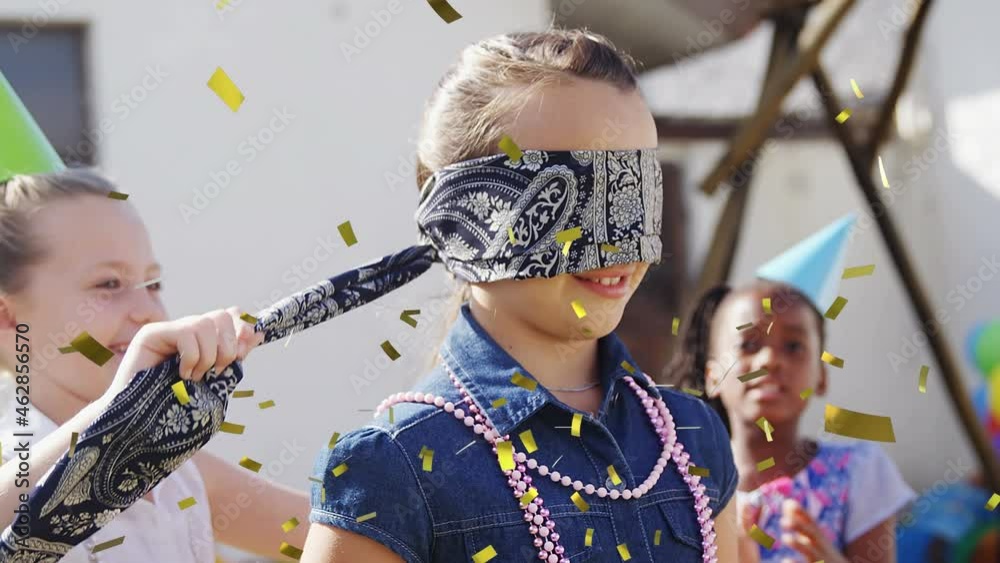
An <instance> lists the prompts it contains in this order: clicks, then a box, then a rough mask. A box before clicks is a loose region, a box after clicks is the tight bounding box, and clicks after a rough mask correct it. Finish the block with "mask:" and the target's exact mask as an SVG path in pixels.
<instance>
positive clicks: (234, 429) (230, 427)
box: [219, 422, 246, 434]
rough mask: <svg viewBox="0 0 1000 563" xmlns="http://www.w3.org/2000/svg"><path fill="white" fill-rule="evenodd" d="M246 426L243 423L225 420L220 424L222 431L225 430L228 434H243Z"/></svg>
mask: <svg viewBox="0 0 1000 563" xmlns="http://www.w3.org/2000/svg"><path fill="white" fill-rule="evenodd" d="M245 428H246V427H245V426H243V425H242V424H233V423H231V422H223V423H222V424H221V425H220V426H219V431H220V432H225V433H227V434H242V433H243V430H244V429H245Z"/></svg>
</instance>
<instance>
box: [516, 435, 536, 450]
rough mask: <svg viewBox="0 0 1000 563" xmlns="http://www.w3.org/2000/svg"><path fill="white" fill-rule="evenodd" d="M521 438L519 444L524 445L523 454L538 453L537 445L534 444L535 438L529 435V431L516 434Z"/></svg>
mask: <svg viewBox="0 0 1000 563" xmlns="http://www.w3.org/2000/svg"><path fill="white" fill-rule="evenodd" d="M518 436H519V437H520V438H521V443H522V444H524V450H525V453H529V454H530V453H533V452H535V451H538V444H536V443H535V436H534V434H532V433H531V430H525V431H524V432H521V433H520V434H518Z"/></svg>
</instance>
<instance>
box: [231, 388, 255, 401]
mask: <svg viewBox="0 0 1000 563" xmlns="http://www.w3.org/2000/svg"><path fill="white" fill-rule="evenodd" d="M249 397H253V389H247V390H246V391H234V392H233V398H234V399H246V398H249Z"/></svg>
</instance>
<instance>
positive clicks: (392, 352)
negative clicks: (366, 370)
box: [381, 340, 399, 362]
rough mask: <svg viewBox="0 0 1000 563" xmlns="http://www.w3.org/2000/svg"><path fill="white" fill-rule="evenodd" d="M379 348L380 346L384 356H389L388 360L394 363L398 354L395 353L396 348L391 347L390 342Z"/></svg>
mask: <svg viewBox="0 0 1000 563" xmlns="http://www.w3.org/2000/svg"><path fill="white" fill-rule="evenodd" d="M381 346H382V351H383V352H385V355H386V356H389V359H390V360H392V361H394V362H395V361H396V360H397V359H399V352H397V351H396V348H395V347H393V345H392V343H391V342H389V341H388V340H386V341H385V342H383V343H382V344H381Z"/></svg>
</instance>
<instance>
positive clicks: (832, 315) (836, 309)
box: [823, 296, 847, 321]
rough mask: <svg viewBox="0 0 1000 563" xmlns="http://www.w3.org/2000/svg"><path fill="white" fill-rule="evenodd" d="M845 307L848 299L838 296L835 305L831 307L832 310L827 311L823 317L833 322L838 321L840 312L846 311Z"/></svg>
mask: <svg viewBox="0 0 1000 563" xmlns="http://www.w3.org/2000/svg"><path fill="white" fill-rule="evenodd" d="M844 305H847V299H844V298H843V297H840V296H837V299H836V300H835V301H834V302H833V305H830V308H829V309H827V310H826V313H824V314H823V316H824V317H826V318H828V319H830V320H831V321H835V320H837V317H838V316H840V312H841V311H843V310H844Z"/></svg>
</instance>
